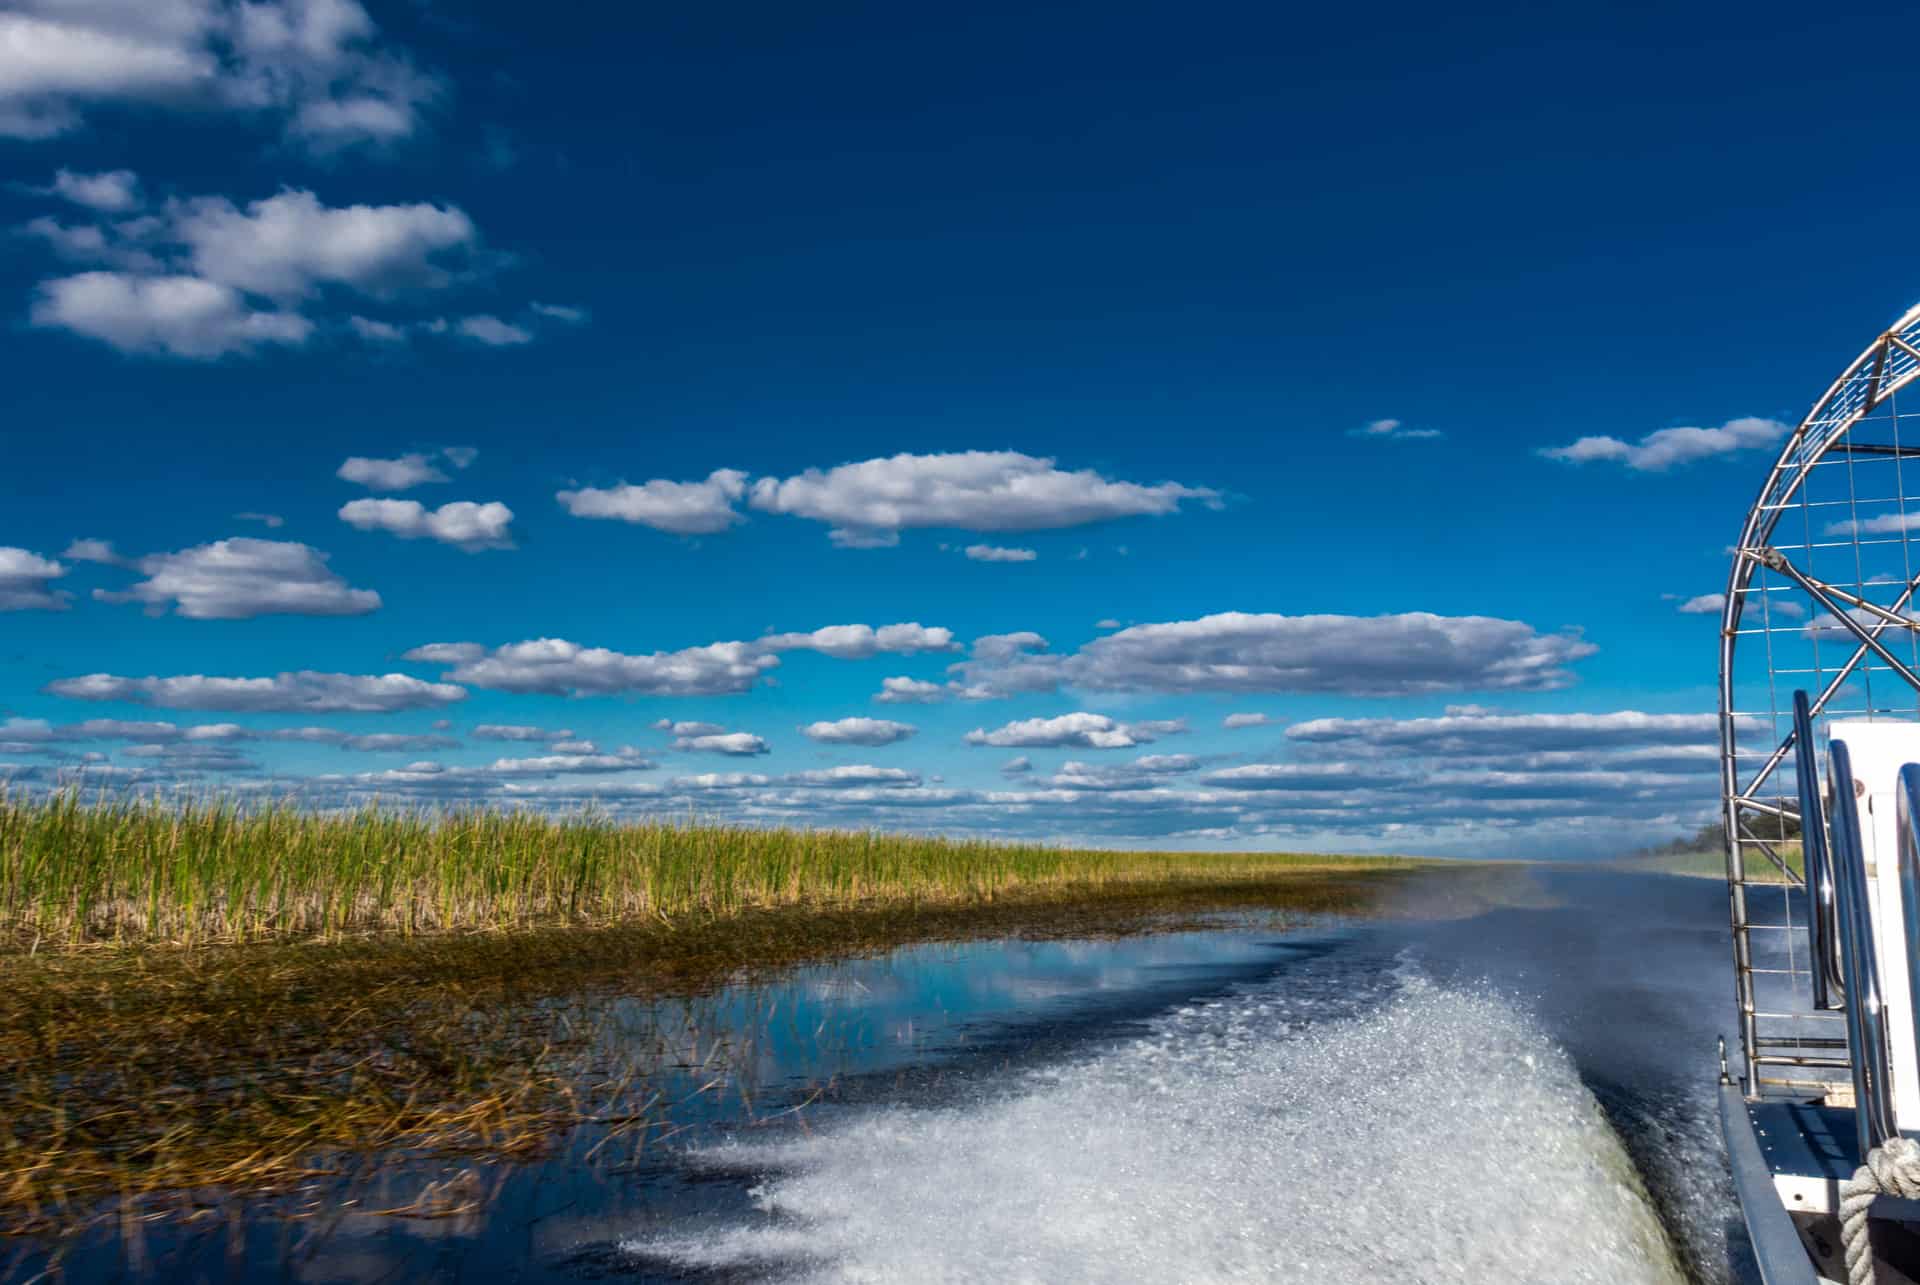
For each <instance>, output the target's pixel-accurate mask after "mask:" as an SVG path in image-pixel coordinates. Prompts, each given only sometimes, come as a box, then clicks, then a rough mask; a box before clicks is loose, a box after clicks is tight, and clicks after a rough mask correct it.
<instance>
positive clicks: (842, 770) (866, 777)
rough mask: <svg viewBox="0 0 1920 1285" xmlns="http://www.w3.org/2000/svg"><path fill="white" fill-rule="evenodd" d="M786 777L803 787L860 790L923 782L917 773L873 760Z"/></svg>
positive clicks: (788, 782)
mask: <svg viewBox="0 0 1920 1285" xmlns="http://www.w3.org/2000/svg"><path fill="white" fill-rule="evenodd" d="M782 780H783V781H784V782H785V783H786V784H787V785H794V786H799V787H800V788H802V789H820V790H857V789H870V788H879V789H893V788H899V789H906V788H910V787H912V786H916V785H918V784H920V778H919V777H918V776H916V775H915V774H914V773H912V772H909V771H906V770H905V769H903V768H897V767H875V766H874V765H873V764H871V763H850V764H847V765H846V766H845V767H829V768H822V769H820V770H818V771H814V772H790V773H788V774H787V775H786V776H785V777H783V778H782Z"/></svg>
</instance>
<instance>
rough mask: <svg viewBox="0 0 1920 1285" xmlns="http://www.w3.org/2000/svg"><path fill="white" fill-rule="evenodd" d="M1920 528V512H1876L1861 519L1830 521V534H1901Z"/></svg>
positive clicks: (1828, 530) (1828, 525)
mask: <svg viewBox="0 0 1920 1285" xmlns="http://www.w3.org/2000/svg"><path fill="white" fill-rule="evenodd" d="M1915 529H1920V513H1904V512H1902V513H1876V514H1875V515H1874V516H1872V517H1870V518H1865V519H1862V520H1860V521H1851V520H1850V521H1846V522H1829V523H1827V530H1826V533H1827V534H1828V535H1901V534H1903V533H1905V532H1908V531H1912V530H1915Z"/></svg>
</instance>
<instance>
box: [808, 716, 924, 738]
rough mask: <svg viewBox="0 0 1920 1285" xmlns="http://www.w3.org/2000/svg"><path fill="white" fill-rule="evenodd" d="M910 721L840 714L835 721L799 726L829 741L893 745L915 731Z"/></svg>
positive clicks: (809, 735)
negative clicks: (846, 716)
mask: <svg viewBox="0 0 1920 1285" xmlns="http://www.w3.org/2000/svg"><path fill="white" fill-rule="evenodd" d="M918 730H920V729H918V728H916V727H914V726H913V725H912V724H911V723H896V722H894V721H893V720H891V719H886V718H859V717H854V718H842V719H838V720H836V721H834V722H830V723H829V722H819V723H808V724H807V725H806V726H805V727H802V728H801V729H800V731H801V733H802V734H803V735H804V736H806V738H807V739H808V740H810V741H821V742H824V743H826V744H829V745H892V744H893V743H894V742H895V741H904V740H906V739H907V738H908V737H909V736H912V735H913V734H914V733H915V732H917V731H918Z"/></svg>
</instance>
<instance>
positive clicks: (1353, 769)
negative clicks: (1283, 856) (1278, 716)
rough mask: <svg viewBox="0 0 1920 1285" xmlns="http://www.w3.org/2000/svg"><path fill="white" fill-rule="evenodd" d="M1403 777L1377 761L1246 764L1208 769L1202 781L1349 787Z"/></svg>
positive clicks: (1233, 785) (1253, 786) (1250, 786)
mask: <svg viewBox="0 0 1920 1285" xmlns="http://www.w3.org/2000/svg"><path fill="white" fill-rule="evenodd" d="M1404 779H1405V777H1404V775H1403V774H1399V773H1394V772H1390V771H1383V770H1382V769H1381V767H1380V766H1379V765H1377V764H1375V765H1369V766H1367V767H1364V768H1363V767H1359V766H1357V765H1355V764H1352V763H1249V764H1247V765H1245V766H1244V767H1230V768H1223V769H1222V770H1220V771H1218V772H1210V773H1208V774H1207V776H1206V778H1205V783H1206V784H1208V785H1212V786H1218V787H1220V788H1221V789H1227V790H1353V789H1357V788H1359V787H1361V786H1374V785H1381V784H1386V783H1389V782H1393V781H1401V780H1404Z"/></svg>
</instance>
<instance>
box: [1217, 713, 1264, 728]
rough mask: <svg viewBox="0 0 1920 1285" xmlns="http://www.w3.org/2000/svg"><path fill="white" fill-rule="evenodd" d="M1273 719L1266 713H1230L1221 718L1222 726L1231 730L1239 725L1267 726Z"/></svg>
mask: <svg viewBox="0 0 1920 1285" xmlns="http://www.w3.org/2000/svg"><path fill="white" fill-rule="evenodd" d="M1271 722H1273V719H1272V718H1270V717H1268V716H1267V715H1265V714H1229V715H1227V716H1226V717H1225V718H1223V719H1221V720H1220V726H1222V727H1224V728H1227V729H1228V730H1229V731H1231V730H1232V729H1234V728H1239V727H1265V726H1267V725H1268V724H1269V723H1271Z"/></svg>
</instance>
